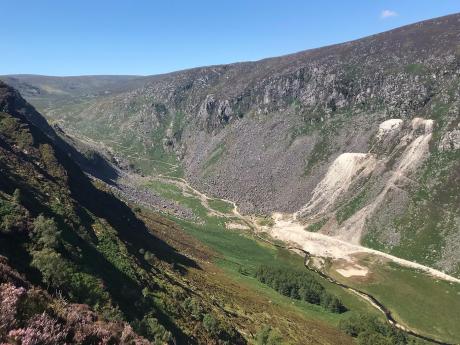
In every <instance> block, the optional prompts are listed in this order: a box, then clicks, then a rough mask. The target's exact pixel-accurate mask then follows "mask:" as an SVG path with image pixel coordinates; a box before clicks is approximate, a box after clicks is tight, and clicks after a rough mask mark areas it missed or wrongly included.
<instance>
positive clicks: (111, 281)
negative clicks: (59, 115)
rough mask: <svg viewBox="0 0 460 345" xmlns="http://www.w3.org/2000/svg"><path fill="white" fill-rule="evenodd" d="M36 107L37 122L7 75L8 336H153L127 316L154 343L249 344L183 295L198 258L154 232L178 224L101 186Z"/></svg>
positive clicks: (1, 130) (2, 332)
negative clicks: (42, 124) (49, 130)
mask: <svg viewBox="0 0 460 345" xmlns="http://www.w3.org/2000/svg"><path fill="white" fill-rule="evenodd" d="M18 105H25V107H22V106H21V107H18V108H17V106H18ZM30 116H33V117H34V119H35V120H37V121H36V122H37V123H38V122H39V121H38V120H39V119H38V116H39V114H38V113H36V112H34V111H33V109H31V107H30V106H28V105H27V103H25V101H24V100H23V99H22V98H21V97H20V96H19V95H18V93H17V92H15V91H14V90H12V89H11V88H9V87H7V86H6V85H4V84H3V83H0V175H1V179H0V203H1V206H0V210H1V213H0V215H1V217H0V219H1V231H0V243H1V245H0V253H1V255H2V256H5V257H6V258H8V261H6V260H5V258H3V257H2V265H1V269H2V274H1V277H2V278H1V279H2V280H1V283H2V285H1V297H2V298H1V300H0V305H1V308H2V309H1V310H2V311H5V312H8V317H9V319H8V320H6V321H5V323H3V322H2V323H1V325H0V337H1V339H2V341H4V340H5V341H15V342H16V343H24V344H26V343H43V344H56V343H63V342H64V341H68V342H70V343H104V344H112V343H120V342H121V343H148V341H147V340H146V339H142V338H140V337H139V336H138V335H136V333H134V331H133V330H132V328H131V326H129V324H128V323H126V322H128V321H129V322H130V323H131V325H132V327H133V328H134V329H135V331H136V332H138V333H140V334H142V335H144V336H145V337H146V338H148V339H149V340H150V341H152V343H158V344H159V343H173V342H179V343H184V344H186V343H187V344H188V343H190V344H196V343H208V342H209V343H221V342H223V341H230V342H231V343H245V340H244V339H243V338H242V336H241V335H240V334H239V333H238V332H237V331H235V330H234V329H233V328H231V326H230V325H229V324H228V323H227V321H226V315H225V314H223V313H222V311H220V310H219V309H216V311H212V309H214V307H213V306H212V303H211V304H208V303H209V301H206V300H205V299H201V300H200V302H196V303H199V304H200V308H202V309H201V310H202V312H203V314H204V313H207V314H206V315H208V316H207V317H208V318H209V319H212V320H213V323H214V328H213V329H212V331H210V330H209V329H207V328H206V326H205V325H204V324H202V323H200V322H197V321H194V320H190V319H189V312H188V311H187V309H186V308H185V307H184V306H183V303H184V301H185V300H186V299H187V298H191V297H192V293H191V291H190V290H189V289H186V288H184V282H183V278H181V274H184V273H185V272H186V271H187V269H188V268H190V267H192V268H193V267H197V264H196V263H195V262H194V261H192V260H191V259H188V258H186V257H185V256H183V255H181V254H180V253H178V252H176V251H175V249H174V248H172V247H170V246H169V245H168V244H166V243H165V242H164V241H163V240H161V239H159V238H158V237H156V236H155V235H154V231H165V229H168V228H169V227H174V224H172V223H170V222H168V221H167V220H166V219H162V218H161V217H159V216H152V217H153V218H151V220H150V224H152V225H150V227H147V225H146V224H145V223H144V222H143V221H142V220H140V219H139V217H138V216H137V215H136V214H135V213H134V212H133V211H132V210H131V209H130V208H129V207H128V206H127V205H125V203H123V202H122V201H120V200H118V199H117V198H115V197H114V196H113V195H111V194H110V193H108V192H106V191H104V190H101V189H98V188H96V186H95V185H94V184H93V183H92V182H91V181H90V180H89V178H88V177H86V176H85V175H84V174H83V172H82V171H81V170H80V168H79V167H78V166H77V165H76V164H75V163H74V162H73V161H72V160H71V159H70V158H69V156H68V155H67V153H66V152H65V151H62V150H61V149H60V148H59V147H57V146H56V144H55V143H54V142H53V141H52V140H51V139H50V138H49V137H48V136H46V135H45V134H44V133H43V132H42V131H41V130H40V129H38V128H37V127H36V126H34V125H33V124H31V123H30V122H29V121H28V118H29V117H30ZM100 187H102V185H101V186H100ZM9 266H11V267H13V268H14V269H17V270H18V271H19V272H21V274H23V275H24V276H23V277H19V276H18V273H17V272H15V270H14V269H13V268H11V267H9ZM31 283H32V284H36V285H37V286H39V287H41V288H37V287H33V285H32V284H31ZM45 289H46V290H48V291H49V292H50V293H51V294H52V295H49V294H47V293H46V292H44V291H43V290H45ZM67 301H71V302H74V303H84V304H87V306H85V305H81V306H78V305H72V304H68V302H67ZM206 304H207V306H206ZM88 306H89V307H88ZM90 308H93V309H94V311H95V312H93V311H91V310H90ZM218 315H220V316H218ZM219 319H221V320H220V321H218V320H219ZM98 320H101V321H98ZM30 337H32V338H33V339H34V340H30ZM31 341H32V342H31ZM33 341H35V342H33Z"/></svg>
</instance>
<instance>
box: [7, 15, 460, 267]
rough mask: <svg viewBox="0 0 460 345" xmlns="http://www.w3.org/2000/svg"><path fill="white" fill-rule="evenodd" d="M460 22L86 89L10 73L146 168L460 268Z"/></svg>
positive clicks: (49, 108)
mask: <svg viewBox="0 0 460 345" xmlns="http://www.w3.org/2000/svg"><path fill="white" fill-rule="evenodd" d="M459 23H460V15H459V14H454V15H450V16H446V17H442V18H437V19H433V20H428V21H424V22H421V23H416V24H413V25H409V26H405V27H402V28H399V29H395V30H392V31H389V32H385V33H381V34H378V35H374V36H370V37H367V38H363V39H360V40H356V41H352V42H347V43H343V44H338V45H333V46H329V47H324V48H318V49H313V50H309V51H304V52H299V53H296V54H292V55H287V56H283V57H277V58H270V59H265V60H261V61H256V62H247V63H237V64H231V65H222V66H210V67H203V68H195V69H192V70H186V71H179V72H175V73H171V74H166V75H159V76H150V77H145V78H137V77H132V79H123V78H127V77H120V78H121V79H116V78H114V79H113V80H111V79H110V80H108V79H107V77H101V79H100V81H99V82H97V83H89V86H88V90H87V91H85V92H82V91H81V90H82V89H81V88H83V89H84V87H85V86H84V83H81V79H77V78H72V77H69V78H44V77H37V76H14V77H5V78H4V79H5V80H7V81H8V82H11V83H12V84H13V85H15V86H17V87H18V88H19V90H20V91H21V92H26V93H25V96H26V97H27V99H28V100H29V101H30V102H31V103H32V104H34V105H36V106H37V107H38V108H39V110H41V111H42V112H43V113H44V114H45V116H46V117H47V118H48V119H49V120H50V121H52V122H53V123H57V124H59V126H62V127H63V128H64V129H65V130H66V131H68V132H69V133H72V134H75V135H77V136H80V138H83V139H85V140H86V139H88V140H94V141H96V142H103V143H104V144H105V145H107V146H108V147H110V148H111V149H113V150H114V152H115V153H117V154H118V155H120V156H123V157H126V158H128V159H130V160H131V162H132V163H133V164H134V165H135V167H137V168H138V169H140V171H142V172H143V173H145V174H151V173H165V172H167V171H168V167H169V166H170V165H171V164H173V165H175V164H179V165H180V167H181V169H179V170H177V171H176V172H175V174H176V175H178V176H180V175H181V174H183V175H184V176H185V177H186V179H187V180H189V181H190V182H192V183H193V184H194V186H196V187H197V188H199V189H200V190H202V191H205V192H207V193H210V194H212V195H215V196H218V197H221V198H225V199H229V200H232V201H235V202H236V203H237V204H238V205H239V207H240V209H241V210H242V211H244V212H245V213H247V214H250V213H257V214H265V215H270V214H271V213H272V212H275V211H276V212H285V213H295V214H296V216H297V219H298V220H301V221H302V222H304V224H305V227H310V226H313V227H314V228H315V229H316V231H319V232H321V233H324V234H328V235H332V236H337V237H339V238H342V239H346V240H348V241H351V242H354V243H361V244H364V245H366V246H369V247H372V248H376V249H379V250H382V251H386V252H389V253H392V254H394V255H397V256H400V257H403V258H407V259H409V260H413V261H417V262H420V263H423V264H426V265H429V266H431V267H435V268H438V269H441V270H444V271H446V272H449V273H451V274H453V275H456V276H459V274H460V266H459V263H460V249H459V247H458V243H459V241H458V239H459V236H460V223H459V217H458V215H459V199H458V198H459V195H460V193H459V190H458V188H459V187H458V186H459V183H458V181H459V178H460V176H459V175H458V171H460V169H459V164H460V162H459V161H460V160H459V148H460V144H459V142H460V137H459V136H460V130H459V116H458V114H459V106H460V104H459V100H460V84H459V82H458V81H459V78H458V76H459V74H460V62H459V58H460V46H459V42H460V25H459ZM91 78H92V79H94V80H98V77H91ZM56 80H59V82H57V81H56ZM72 82H75V83H77V84H78V85H79V86H78V87H76V90H78V91H75V92H74V91H72V90H73V89H72V88H70V87H68V86H67V83H72ZM95 84H97V86H94V85H95ZM62 85H64V86H62ZM30 90H35V91H30ZM63 93H65V94H66V96H62V95H61V94H63ZM67 95H71V96H70V97H71V101H69V99H70V98H69V97H68V96H67ZM337 171H338V172H339V173H338V174H337ZM343 174H345V175H343ZM343 181H346V182H347V183H346V184H343V183H342V182H343ZM323 189H326V190H327V191H328V195H329V196H330V198H329V199H328V200H327V201H326V200H324V199H325V196H324V195H323V196H320V195H319V194H320V193H319V192H320V191H321V190H323ZM321 198H322V199H323V200H321Z"/></svg>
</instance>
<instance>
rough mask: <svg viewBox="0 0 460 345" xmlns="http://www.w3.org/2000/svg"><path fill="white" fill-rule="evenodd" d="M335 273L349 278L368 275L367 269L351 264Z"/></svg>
mask: <svg viewBox="0 0 460 345" xmlns="http://www.w3.org/2000/svg"><path fill="white" fill-rule="evenodd" d="M336 271H337V273H339V274H340V275H342V276H344V277H346V278H349V277H365V276H367V275H368V273H369V269H368V268H367V267H364V266H361V265H358V264H352V265H349V266H346V267H343V268H338V269H336Z"/></svg>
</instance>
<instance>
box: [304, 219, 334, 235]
mask: <svg viewBox="0 0 460 345" xmlns="http://www.w3.org/2000/svg"><path fill="white" fill-rule="evenodd" d="M328 220H329V219H328V218H323V219H321V220H319V221H317V222H316V223H313V224H310V225H309V226H308V227H307V231H310V232H318V231H319V230H321V228H322V227H323V226H324V225H325V224H326V223H327V221H328Z"/></svg>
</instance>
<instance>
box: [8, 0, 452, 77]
mask: <svg viewBox="0 0 460 345" xmlns="http://www.w3.org/2000/svg"><path fill="white" fill-rule="evenodd" d="M456 12H460V0H388V1H384V0H315V1H309V0H283V1H272V0H252V1H251V0H228V1H220V0H214V1H211V0H202V1H201V0H188V1H186V0H184V1H177V0H168V1H154V0H150V1H148V0H144V1H143V0H131V1H128V0H126V1H117V0H111V1H109V0H91V1H89V0H59V1H57V0H29V1H25V0H0V37H1V40H0V44H1V50H0V74H13V73H34V74H46V75H82V74H139V75H148V74H157V73H164V72H169V71H174V70H179V69H184V68H189V67H196V66H203V65H211V64H221V63H230V62H237V61H246V60H258V59H261V58H265V57H270V56H277V55H283V54H288V53H293V52H296V51H299V50H305V49H309V48H316V47H320V46H324V45H328V44H333V43H340V42H344V41H348V40H352V39H356V38H360V37H363V36H367V35H370V34H374V33H378V32H382V31H386V30H389V29H392V28H395V27H398V26H402V25H405V24H410V23H414V22H417V21H420V20H424V19H429V18H434V17H439V16H443V15H446V14H451V13H456Z"/></svg>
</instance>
